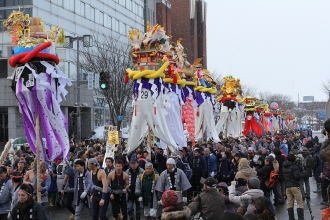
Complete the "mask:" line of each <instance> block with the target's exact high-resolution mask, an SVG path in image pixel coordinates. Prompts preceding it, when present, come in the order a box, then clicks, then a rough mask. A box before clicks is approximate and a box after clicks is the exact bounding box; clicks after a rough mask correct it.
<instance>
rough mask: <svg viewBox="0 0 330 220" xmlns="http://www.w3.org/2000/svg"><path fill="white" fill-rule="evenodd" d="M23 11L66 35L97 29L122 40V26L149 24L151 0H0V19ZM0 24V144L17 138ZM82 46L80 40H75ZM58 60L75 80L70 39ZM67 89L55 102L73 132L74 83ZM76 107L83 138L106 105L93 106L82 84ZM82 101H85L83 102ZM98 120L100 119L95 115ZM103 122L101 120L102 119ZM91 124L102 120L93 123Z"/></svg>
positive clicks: (19, 130) (7, 48)
mask: <svg viewBox="0 0 330 220" xmlns="http://www.w3.org/2000/svg"><path fill="white" fill-rule="evenodd" d="M18 5H19V6H20V8H21V10H25V11H24V13H25V14H29V15H30V17H32V16H35V17H40V18H41V19H42V20H43V22H44V24H45V30H49V29H51V27H52V26H55V25H59V26H60V27H62V28H63V29H64V30H65V34H66V35H69V36H73V37H76V36H83V35H97V34H98V33H103V34H106V35H111V36H114V37H118V39H119V40H120V41H121V42H123V43H126V44H128V43H129V41H128V38H127V31H128V30H129V29H131V28H139V29H141V30H144V28H145V23H146V19H148V20H151V23H152V24H154V23H155V20H156V18H155V10H156V3H155V0H11V1H0V22H2V21H3V20H5V19H7V17H8V15H10V13H11V12H12V11H13V10H18ZM4 31H5V28H4V27H3V26H2V25H1V27H0V32H1V33H0V42H1V45H0V143H1V142H6V141H7V140H8V138H17V137H23V136H24V131H23V126H22V120H21V114H20V113H19V111H18V107H17V105H16V99H15V96H14V92H13V91H12V90H11V88H10V85H11V81H10V80H8V79H6V78H7V76H9V75H11V73H12V71H13V69H12V68H11V67H10V66H9V65H8V58H9V57H10V56H11V51H12V44H11V39H10V37H9V36H8V35H7V34H6V33H4ZM80 45H82V43H80ZM57 51H58V55H59V57H60V59H61V62H60V64H59V67H60V69H61V70H62V71H63V72H64V73H65V74H67V76H68V77H69V78H70V79H71V80H72V81H75V80H76V79H77V71H76V70H77V67H76V66H75V65H74V63H73V62H72V54H76V52H75V51H76V43H74V44H73V49H65V48H57ZM80 74H81V79H82V80H86V76H87V73H85V72H84V71H80ZM67 89H68V91H69V94H68V95H67V101H63V102H62V103H61V106H62V108H63V111H64V112H65V114H66V115H67V116H68V117H69V116H71V119H72V120H70V119H69V122H71V123H70V130H71V131H72V132H75V133H76V131H77V126H76V123H75V122H74V120H75V118H74V117H75V114H72V113H75V111H76V106H77V105H76V103H77V83H75V82H74V83H73V86H71V87H70V88H67ZM80 92H81V93H80V95H81V99H80V103H77V104H78V106H82V103H84V105H83V106H84V107H82V108H81V118H82V119H81V127H82V128H83V129H82V130H81V136H82V137H88V136H90V134H91V133H92V131H93V130H94V128H95V118H96V117H98V118H99V117H103V118H106V117H107V116H106V112H107V111H106V108H104V107H99V105H98V103H95V102H94V101H93V100H96V99H94V98H93V90H88V89H87V84H86V83H83V85H81V88H80ZM86 104H87V105H86ZM99 121H100V120H99ZM103 121H105V120H103ZM97 125H100V126H101V125H103V124H102V123H101V124H100V123H99V122H98V124H97Z"/></svg>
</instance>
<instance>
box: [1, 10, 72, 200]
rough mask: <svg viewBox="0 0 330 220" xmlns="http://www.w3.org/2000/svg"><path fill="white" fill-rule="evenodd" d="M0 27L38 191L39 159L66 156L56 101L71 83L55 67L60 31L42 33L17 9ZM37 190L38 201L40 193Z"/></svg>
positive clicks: (61, 39) (37, 20) (65, 126)
mask: <svg viewBox="0 0 330 220" xmlns="http://www.w3.org/2000/svg"><path fill="white" fill-rule="evenodd" d="M3 25H4V26H5V27H6V28H7V32H8V33H9V34H11V35H12V43H13V47H14V50H13V56H12V57H11V58H10V59H9V64H10V65H11V66H12V67H14V68H15V70H14V72H13V75H12V78H11V79H12V89H13V91H14V92H15V95H16V100H17V104H18V108H19V111H20V112H21V114H22V120H23V125H24V132H25V135H26V139H27V142H28V143H29V145H30V147H31V150H32V151H33V152H34V153H35V154H36V155H37V161H36V165H37V188H38V187H39V186H40V183H41V179H40V177H41V175H40V159H41V160H45V161H54V160H56V159H58V158H60V157H62V156H63V158H64V159H66V157H67V156H68V153H69V137H68V123H67V118H66V117H65V115H64V114H63V112H62V111H61V108H60V102H61V101H62V97H63V98H64V97H65V96H66V94H67V93H68V92H67V91H66V89H65V86H66V85H68V86H71V85H72V83H71V81H70V80H69V79H68V78H67V77H66V76H65V75H64V73H63V72H62V71H61V70H60V69H59V68H58V67H57V64H58V63H59V58H58V57H57V55H56V53H55V43H58V44H64V31H63V29H61V28H59V27H58V26H55V27H53V28H52V29H51V30H45V28H44V23H43V21H42V19H41V18H39V17H29V15H28V14H25V15H24V14H23V12H22V11H20V10H19V11H13V12H12V13H11V14H10V15H9V17H8V18H7V20H5V21H4V22H3ZM39 119H40V121H39ZM39 124H40V126H39ZM43 138H44V139H45V143H44V142H43V141H42V139H43ZM46 146H47V147H46ZM37 191H38V192H37V195H38V202H40V201H41V192H39V190H37Z"/></svg>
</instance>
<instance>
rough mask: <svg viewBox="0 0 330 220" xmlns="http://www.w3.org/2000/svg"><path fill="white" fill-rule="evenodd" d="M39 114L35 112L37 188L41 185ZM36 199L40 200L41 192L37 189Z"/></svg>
mask: <svg viewBox="0 0 330 220" xmlns="http://www.w3.org/2000/svg"><path fill="white" fill-rule="evenodd" d="M39 117H40V116H39V114H37V119H36V128H35V129H36V151H37V156H36V164H37V189H38V187H39V186H40V185H41V175H40V134H39V132H40V125H39ZM37 201H38V202H39V203H40V202H41V192H39V190H37Z"/></svg>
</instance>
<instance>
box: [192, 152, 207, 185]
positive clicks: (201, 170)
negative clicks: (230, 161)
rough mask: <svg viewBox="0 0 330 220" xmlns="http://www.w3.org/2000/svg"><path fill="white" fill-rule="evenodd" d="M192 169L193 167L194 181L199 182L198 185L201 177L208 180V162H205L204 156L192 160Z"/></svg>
mask: <svg viewBox="0 0 330 220" xmlns="http://www.w3.org/2000/svg"><path fill="white" fill-rule="evenodd" d="M190 167H191V169H192V172H193V179H195V180H196V181H198V183H199V181H200V179H201V177H203V178H207V173H206V170H207V168H206V161H205V158H204V157H203V156H201V155H200V156H198V157H194V158H193V159H192V164H190Z"/></svg>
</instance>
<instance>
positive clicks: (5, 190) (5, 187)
mask: <svg viewBox="0 0 330 220" xmlns="http://www.w3.org/2000/svg"><path fill="white" fill-rule="evenodd" d="M12 187H13V183H12V181H11V180H10V178H9V177H8V176H7V168H6V167H4V166H1V167H0V204H1V206H0V220H4V219H7V215H8V210H10V208H11V192H12Z"/></svg>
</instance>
